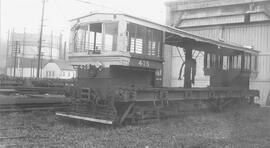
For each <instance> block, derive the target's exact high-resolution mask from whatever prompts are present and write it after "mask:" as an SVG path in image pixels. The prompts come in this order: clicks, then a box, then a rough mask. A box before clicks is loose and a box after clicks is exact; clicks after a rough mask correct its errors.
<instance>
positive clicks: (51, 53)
mask: <svg viewBox="0 0 270 148" xmlns="http://www.w3.org/2000/svg"><path fill="white" fill-rule="evenodd" d="M52 55H53V31H51V52H50V57H51V60H52V57H53V56H52Z"/></svg>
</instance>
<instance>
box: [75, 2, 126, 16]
mask: <svg viewBox="0 0 270 148" xmlns="http://www.w3.org/2000/svg"><path fill="white" fill-rule="evenodd" d="M74 1H78V2H81V3H86V4H90V5H95V6H98V7H101V8H107V9H110V10H113V11H116V12H120V13H123V11H120V10H118V9H115V8H111V7H108V6H105V5H101V4H97V3H93V2H89V1H85V0H74Z"/></svg>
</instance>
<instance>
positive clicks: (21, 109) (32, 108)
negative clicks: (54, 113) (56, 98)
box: [0, 103, 70, 113]
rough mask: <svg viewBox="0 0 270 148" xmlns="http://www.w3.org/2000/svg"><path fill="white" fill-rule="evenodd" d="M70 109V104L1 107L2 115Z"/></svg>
mask: <svg viewBox="0 0 270 148" xmlns="http://www.w3.org/2000/svg"><path fill="white" fill-rule="evenodd" d="M68 107H70V104H69V103H34V104H5V105H0V113H4V112H26V111H36V110H37V111H38V110H64V109H66V108H68Z"/></svg>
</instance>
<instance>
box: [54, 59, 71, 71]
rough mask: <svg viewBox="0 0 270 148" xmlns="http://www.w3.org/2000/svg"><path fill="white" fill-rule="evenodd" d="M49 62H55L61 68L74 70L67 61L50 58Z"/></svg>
mask: <svg viewBox="0 0 270 148" xmlns="http://www.w3.org/2000/svg"><path fill="white" fill-rule="evenodd" d="M49 63H55V64H56V65H57V66H58V67H59V68H60V69H61V70H74V68H73V66H72V65H71V63H70V62H68V61H63V60H52V61H50V62H49Z"/></svg>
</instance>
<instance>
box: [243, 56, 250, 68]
mask: <svg viewBox="0 0 270 148" xmlns="http://www.w3.org/2000/svg"><path fill="white" fill-rule="evenodd" d="M244 65H245V66H244V69H248V70H249V69H250V55H245V64H244Z"/></svg>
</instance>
